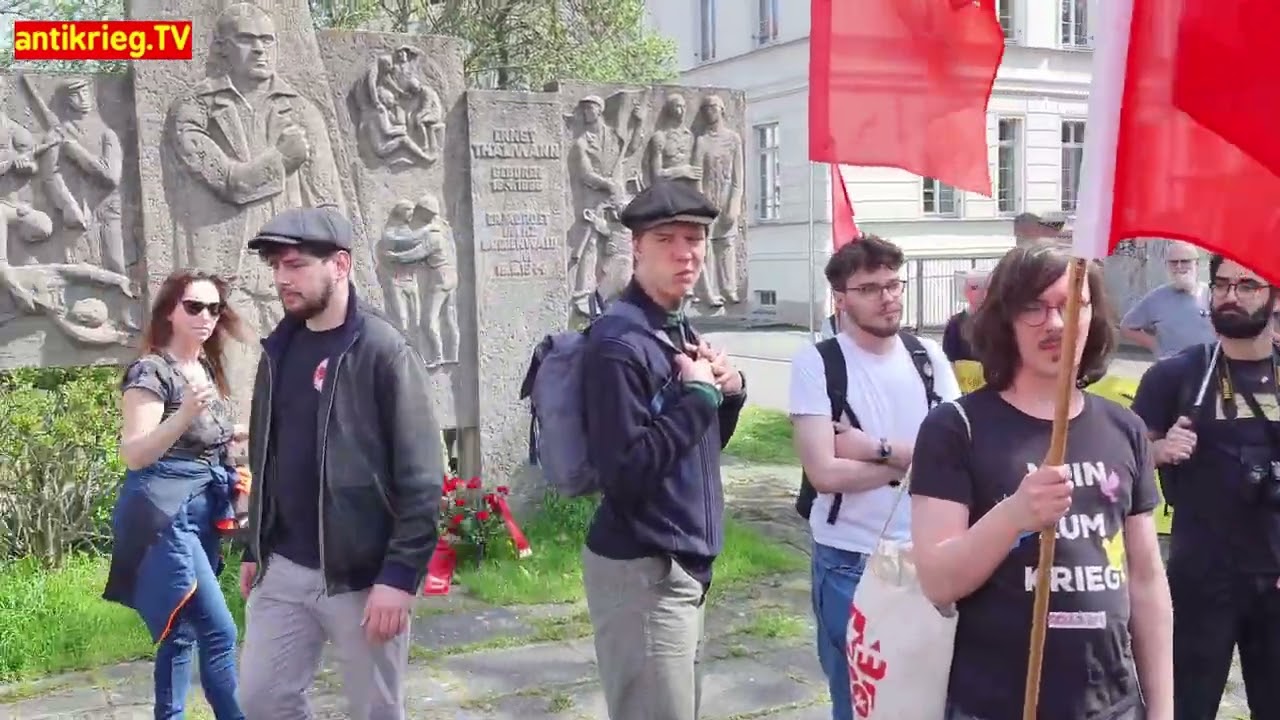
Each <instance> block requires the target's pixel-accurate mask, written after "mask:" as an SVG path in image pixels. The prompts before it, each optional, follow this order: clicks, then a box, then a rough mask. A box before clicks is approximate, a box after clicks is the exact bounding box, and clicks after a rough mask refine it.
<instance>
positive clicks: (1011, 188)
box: [996, 118, 1022, 215]
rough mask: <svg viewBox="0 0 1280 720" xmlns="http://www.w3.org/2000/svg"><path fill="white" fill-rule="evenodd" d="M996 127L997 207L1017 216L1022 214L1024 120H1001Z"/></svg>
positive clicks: (1003, 211) (1005, 212) (1001, 210)
mask: <svg viewBox="0 0 1280 720" xmlns="http://www.w3.org/2000/svg"><path fill="white" fill-rule="evenodd" d="M996 125H997V130H996V133H997V138H996V142H997V145H996V206H997V209H998V210H999V211H1000V212H1001V213H1004V214H1009V215H1016V214H1018V213H1020V212H1022V119H1021V118H1000V119H999V120H998V121H997V122H996Z"/></svg>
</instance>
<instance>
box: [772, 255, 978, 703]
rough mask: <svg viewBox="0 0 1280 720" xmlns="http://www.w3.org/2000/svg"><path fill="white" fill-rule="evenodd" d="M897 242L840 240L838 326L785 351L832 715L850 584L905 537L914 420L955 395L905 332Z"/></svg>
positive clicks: (933, 357)
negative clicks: (885, 546)
mask: <svg viewBox="0 0 1280 720" xmlns="http://www.w3.org/2000/svg"><path fill="white" fill-rule="evenodd" d="M903 262H904V257H903V254H902V250H901V249H899V248H898V246H896V245H894V244H893V243H891V242H888V241H886V240H883V239H881V238H879V237H876V236H874V235H864V236H862V237H861V238H859V240H858V241H857V242H854V243H850V244H848V245H845V246H844V247H842V248H840V250H838V251H836V253H835V254H833V255H832V256H831V259H830V261H829V262H828V263H827V267H826V276H827V281H828V282H829V283H830V284H831V291H832V294H833V295H834V297H835V303H836V309H837V312H838V313H839V315H840V316H841V321H840V328H841V330H840V332H839V333H838V334H837V335H836V337H834V338H831V339H828V340H823V341H822V342H819V343H817V344H816V345H810V346H808V347H805V348H804V349H803V350H801V351H800V352H799V354H797V355H796V356H795V358H794V359H793V360H792V361H791V402H790V405H791V408H790V411H791V422H792V424H793V426H794V442H795V446H796V452H797V454H798V455H799V456H800V462H801V464H802V465H803V467H804V473H805V481H804V483H802V485H801V491H800V498H799V500H798V501H797V503H796V509H797V510H798V511H799V512H800V513H801V515H803V516H805V517H806V518H807V519H808V520H809V527H810V528H811V529H812V531H813V543H814V544H813V561H812V564H813V589H812V596H813V613H814V618H815V620H816V624H817V649H818V659H819V661H820V663H821V665H822V669H823V672H824V673H825V674H826V676H827V681H828V686H829V688H830V692H831V703H832V718H833V720H852V718H853V704H852V700H851V698H850V690H849V667H848V663H847V662H846V655H845V642H846V632H845V631H846V628H847V626H848V622H849V606H850V603H851V602H852V600H853V593H854V590H855V589H856V588H857V586H858V582H859V580H860V579H861V577H862V572H863V569H864V567H865V566H866V562H867V557H868V556H869V555H870V554H871V553H872V552H873V551H874V550H875V546H876V543H877V542H878V540H879V539H880V537H881V535H882V534H883V535H884V536H885V537H887V538H889V539H891V540H895V541H906V540H907V539H908V536H909V530H910V512H909V508H908V505H909V503H908V502H901V503H899V502H898V499H899V489H898V486H899V485H900V483H901V480H902V477H903V475H904V473H905V472H906V469H907V467H908V466H909V465H910V464H911V455H912V446H913V445H914V443H915V437H916V430H917V429H918V428H919V427H920V423H921V422H923V421H924V418H925V415H927V414H928V412H929V409H930V408H931V407H933V406H934V405H936V404H937V403H938V402H941V401H943V400H952V399H954V398H957V397H959V396H960V388H959V386H958V385H957V384H956V379H955V375H954V374H953V373H952V371H951V366H950V364H948V362H947V358H946V355H944V354H943V352H942V349H941V348H940V347H939V346H938V344H937V343H935V342H934V341H932V340H929V339H926V338H917V337H916V336H914V335H911V334H910V333H906V332H902V330H901V326H902V294H903V290H904V289H905V287H906V283H905V282H904V281H903V280H902V279H901V278H899V272H900V271H901V269H902V265H903Z"/></svg>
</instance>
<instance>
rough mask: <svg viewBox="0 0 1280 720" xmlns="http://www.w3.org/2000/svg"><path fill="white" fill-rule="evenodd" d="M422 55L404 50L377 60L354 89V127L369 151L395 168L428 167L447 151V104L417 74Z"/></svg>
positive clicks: (380, 55)
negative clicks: (445, 109) (445, 139)
mask: <svg viewBox="0 0 1280 720" xmlns="http://www.w3.org/2000/svg"><path fill="white" fill-rule="evenodd" d="M420 57H422V51H421V50H418V49H417V48H415V47H412V46H410V45H401V46H400V47H397V48H396V49H394V50H392V51H391V52H387V53H380V54H378V55H376V56H375V57H374V58H373V60H372V61H371V62H370V63H369V67H368V69H367V70H366V72H365V76H364V77H363V78H361V80H360V82H359V83H358V85H357V87H355V88H353V92H352V105H353V106H354V107H353V110H352V112H353V116H354V117H353V122H354V123H355V124H356V126H357V127H359V129H360V139H361V141H363V142H365V143H367V144H368V150H369V151H370V152H372V153H373V155H374V156H375V157H376V158H378V160H379V161H380V162H385V163H386V164H388V165H391V166H393V167H395V166H399V165H413V164H419V163H420V164H424V165H430V164H432V163H434V162H436V161H437V160H438V159H439V158H440V151H441V150H442V149H443V147H444V129H445V124H444V105H443V103H442V102H441V100H440V93H438V92H436V90H435V89H434V88H432V87H431V85H430V84H428V83H427V82H426V81H424V80H423V78H422V77H421V76H420V75H419V71H418V67H417V64H418V59H419V58H420Z"/></svg>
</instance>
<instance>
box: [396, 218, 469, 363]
mask: <svg viewBox="0 0 1280 720" xmlns="http://www.w3.org/2000/svg"><path fill="white" fill-rule="evenodd" d="M379 249H380V251H381V252H380V257H379V265H383V264H384V263H385V267H387V273H388V275H389V276H390V278H391V289H390V292H389V293H388V294H387V304H388V306H389V309H390V310H391V314H392V317H393V319H394V320H395V321H396V322H397V323H398V324H399V326H400V327H401V328H403V329H404V333H405V337H406V338H408V340H409V343H410V344H411V345H413V346H414V348H415V349H417V350H418V352H419V353H420V354H421V355H422V357H423V359H425V360H426V363H427V367H429V368H434V367H438V366H440V365H445V364H450V365H452V364H455V363H457V362H458V341H459V334H458V311H457V305H456V302H455V299H454V291H455V290H457V288H458V262H457V255H458V253H457V250H456V249H455V247H454V244H453V232H452V231H451V230H450V228H449V224H448V223H446V222H445V221H444V219H443V218H441V217H440V201H439V200H436V197H435V196H434V195H424V196H422V198H421V199H419V200H418V201H417V202H416V203H415V202H413V201H411V200H401V201H399V202H397V203H396V204H395V205H394V206H392V208H391V216H390V217H388V218H387V225H386V228H385V229H384V230H383V233H382V244H381V247H380V248H379Z"/></svg>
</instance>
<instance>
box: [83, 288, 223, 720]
mask: <svg viewBox="0 0 1280 720" xmlns="http://www.w3.org/2000/svg"><path fill="white" fill-rule="evenodd" d="M226 299H227V288H226V285H225V284H224V283H223V282H222V281H221V280H220V279H218V278H216V277H213V276H211V275H207V274H204V273H199V272H191V271H182V272H177V273H174V274H173V275H170V276H169V277H168V278H167V279H166V280H165V281H164V283H163V284H161V286H160V289H159V291H158V292H157V293H156V295H155V303H154V305H153V307H152V309H151V318H150V322H149V323H148V325H147V328H146V330H145V332H144V335H143V341H142V352H141V356H140V357H139V358H138V359H137V360H135V361H134V362H133V363H132V364H130V365H129V367H128V368H127V369H126V370H125V373H124V380H123V382H122V383H121V391H122V401H121V407H122V410H123V415H124V418H123V419H124V423H123V424H124V428H123V432H122V437H121V441H120V455H121V457H122V458H123V459H124V462H125V466H126V467H127V468H128V472H127V473H126V474H125V481H124V485H123V486H122V487H121V489H120V495H119V498H118V499H117V500H116V507H115V514H114V517H113V530H114V543H113V547H112V553H111V572H110V575H109V577H108V578H107V588H106V592H104V593H103V597H105V598H106V599H108V600H111V601H114V602H118V603H121V604H123V605H126V606H128V607H131V608H133V609H134V610H136V611H137V612H138V614H139V615H141V616H142V619H143V621H144V622H145V623H146V625H147V628H148V629H149V630H150V631H151V635H152V638H153V639H154V640H155V641H156V642H157V643H159V647H158V648H157V650H156V664H155V673H154V679H155V693H156V701H155V717H156V718H157V720H159V719H161V718H181V717H184V705H185V701H186V697H187V691H188V689H189V687H190V683H191V672H192V668H191V665H192V659H193V655H195V656H198V658H199V663H200V681H201V684H202V685H203V687H204V696H205V699H206V700H208V702H209V706H210V708H212V710H213V714H214V717H215V718H217V720H242V719H243V718H244V713H243V712H242V711H241V709H240V704H239V701H238V699H237V697H236V625H235V621H234V620H233V619H232V617H231V612H230V610H229V609H228V608H227V601H226V598H225V597H224V596H223V594H222V590H221V588H220V587H219V585H218V574H219V573H220V572H221V570H222V565H223V561H222V554H221V542H220V540H221V537H220V535H221V533H220V528H222V527H225V526H226V525H227V524H228V523H227V521H229V520H230V519H231V516H232V510H231V496H232V494H233V492H234V490H233V483H234V476H235V471H234V469H232V468H231V467H230V464H231V462H230V453H231V445H232V443H233V442H239V441H242V440H243V439H244V437H243V436H244V432H243V430H242V429H241V428H237V427H236V426H235V425H234V424H233V416H232V407H231V402H230V400H229V399H228V395H229V392H228V387H227V377H226V359H225V352H226V344H227V341H228V339H229V338H236V339H241V338H242V337H243V334H242V332H241V329H242V326H241V323H240V319H239V317H237V315H236V314H235V312H234V311H233V310H232V309H231V308H230V307H228V306H227V302H226ZM231 524H232V526H233V525H234V523H231ZM197 650H198V652H197Z"/></svg>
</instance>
